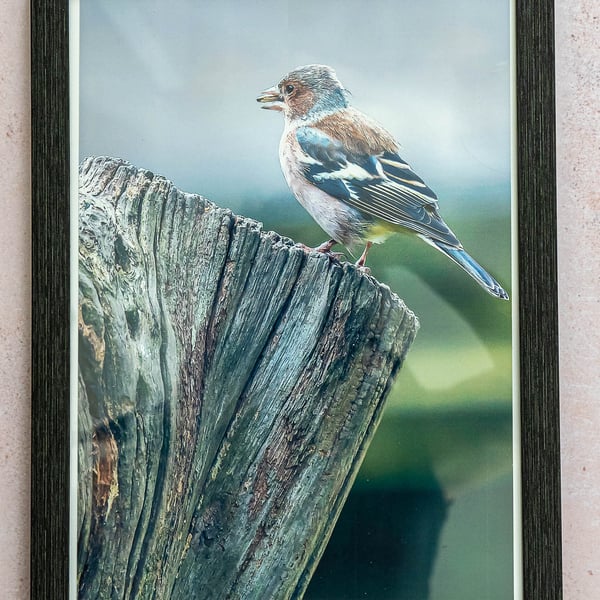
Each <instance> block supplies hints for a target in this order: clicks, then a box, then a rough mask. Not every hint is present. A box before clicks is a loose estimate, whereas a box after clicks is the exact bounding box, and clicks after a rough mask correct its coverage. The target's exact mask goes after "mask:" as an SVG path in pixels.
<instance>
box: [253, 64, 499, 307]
mask: <svg viewBox="0 0 600 600" xmlns="http://www.w3.org/2000/svg"><path fill="white" fill-rule="evenodd" d="M256 100H257V101H258V102H259V103H261V105H262V108H265V109H269V110H275V111H280V112H282V113H283V115H284V129H283V134H282V136H281V140H280V144H279V160H280V164H281V169H282V171H283V175H284V177H285V180H286V182H287V184H288V186H289V188H290V190H291V191H292V193H293V194H294V196H295V197H296V199H297V200H298V201H299V202H300V204H301V205H302V206H303V207H304V208H305V209H306V210H307V211H308V213H309V214H310V215H311V216H312V218H313V219H314V220H315V221H316V222H317V224H318V225H319V226H320V227H321V228H322V229H323V230H324V231H325V233H326V234H327V235H328V236H329V237H330V239H329V240H328V241H327V242H324V243H323V244H321V245H320V246H319V247H317V248H316V250H318V251H319V252H324V253H327V254H332V253H331V249H332V248H333V246H334V245H335V244H342V245H344V246H345V247H347V248H349V249H352V248H353V247H354V246H355V245H356V244H358V243H362V244H364V245H365V249H364V251H363V253H362V254H361V256H360V258H359V259H358V261H357V262H356V265H357V266H358V267H359V268H366V259H367V254H368V252H369V249H370V248H371V246H372V245H373V244H378V243H382V242H384V241H385V240H386V239H387V238H388V237H389V236H390V235H392V234H394V233H398V232H403V233H411V234H413V235H416V236H418V237H419V238H421V239H422V240H424V241H425V242H426V243H427V244H429V245H430V246H433V247H434V248H435V249H436V250H439V251H440V252H441V253H442V254H444V255H446V256H447V257H448V258H449V259H450V260H452V261H453V262H455V263H456V264H457V265H458V266H459V267H461V268H462V269H464V270H465V271H466V272H467V273H468V274H469V275H470V276H471V277H472V278H473V279H475V281H477V283H479V285H480V286H481V287H483V288H484V289H485V290H486V291H487V292H488V293H489V294H491V295H492V296H495V297H497V298H501V299H503V300H508V299H509V296H508V294H507V293H506V291H505V290H504V289H503V288H502V286H501V285H500V284H499V283H498V282H497V281H496V280H495V279H494V278H493V277H492V276H491V275H490V274H489V273H488V272H487V271H486V270H485V269H484V268H483V267H482V266H481V265H480V264H479V263H478V262H477V261H475V259H473V258H472V257H471V256H470V255H469V254H468V253H467V252H466V251H465V249H464V248H463V246H462V244H461V243H460V241H459V240H458V238H457V237H456V235H455V234H454V232H453V231H452V230H451V229H450V227H448V225H447V224H446V223H445V222H444V220H443V219H442V217H441V215H440V213H439V206H438V198H437V196H436V194H435V193H434V192H433V191H432V190H431V189H430V188H429V187H428V185H427V184H426V183H425V182H424V181H423V179H421V177H419V176H418V175H417V174H416V173H415V172H414V171H413V169H412V168H411V167H410V165H409V164H408V163H407V162H406V161H405V160H403V159H402V158H401V157H400V155H399V154H398V152H399V149H400V146H399V144H398V143H397V142H396V140H395V139H394V137H393V136H392V134H390V133H389V132H388V131H387V130H386V129H384V128H383V126H382V125H380V124H379V123H378V122H377V121H375V120H374V119H372V118H371V117H369V116H367V115H366V114H364V113H363V112H361V111H359V110H358V109H356V108H355V107H354V106H352V105H351V103H350V94H349V92H348V90H346V88H344V86H343V85H342V83H341V82H340V80H339V79H338V77H337V75H336V72H335V71H334V70H333V69H332V68H331V67H329V66H327V65H320V64H311V65H305V66H301V67H297V68H295V69H293V70H292V71H290V72H289V73H288V74H287V75H285V76H284V77H283V78H282V79H281V80H280V82H279V83H278V84H277V85H275V86H273V87H271V88H269V89H266V90H264V91H263V92H261V93H260V94H259V95H258V97H257V99H256Z"/></svg>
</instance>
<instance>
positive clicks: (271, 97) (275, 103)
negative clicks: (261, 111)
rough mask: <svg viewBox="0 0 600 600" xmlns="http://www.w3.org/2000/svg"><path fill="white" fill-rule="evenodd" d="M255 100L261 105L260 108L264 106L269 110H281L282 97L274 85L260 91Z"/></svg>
mask: <svg viewBox="0 0 600 600" xmlns="http://www.w3.org/2000/svg"><path fill="white" fill-rule="evenodd" d="M256 101H257V102H260V103H261V104H262V105H263V106H261V108H266V109H269V110H283V97H282V95H281V94H280V93H279V89H278V88H276V87H272V88H269V89H268V90H265V91H264V92H261V93H260V95H259V96H258V98H257V99H256Z"/></svg>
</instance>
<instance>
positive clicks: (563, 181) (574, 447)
mask: <svg viewBox="0 0 600 600" xmlns="http://www.w3.org/2000/svg"><path fill="white" fill-rule="evenodd" d="M556 25H557V27H556V39H557V56H556V59H557V86H556V87H557V109H558V111H557V112H558V117H557V126H558V130H557V133H558V143H557V145H558V153H557V159H558V165H557V177H558V231H559V304H560V336H561V337H560V344H561V350H560V360H561V395H562V398H561V415H562V432H561V440H562V469H563V484H562V498H563V534H564V543H563V557H564V590H565V594H564V597H565V599H567V600H590V599H591V598H596V597H598V590H599V589H600V582H599V581H600V545H599V544H598V539H600V402H599V401H598V396H599V395H600V325H599V324H600V300H599V294H600V260H598V254H599V253H600V235H599V232H600V191H599V184H600V176H599V172H600V170H599V168H598V165H599V164H600V68H599V67H598V65H600V3H598V2H597V0H558V1H557V3H556ZM0 56H1V57H2V60H1V61H0V161H1V164H2V169H1V170H0V189H2V194H1V195H0V211H1V212H0V214H1V215H2V218H1V219H0V257H2V262H1V264H2V267H1V269H0V340H1V341H2V343H1V346H0V481H2V485H1V486H0V510H1V514H2V517H1V519H0V590H1V595H2V598H3V599H5V600H13V599H15V600H21V599H25V598H28V597H29V583H28V581H29V572H28V564H29V557H28V553H29V518H28V515H29V424H30V418H29V378H30V364H29V355H30V352H29V347H30V338H31V332H30V308H29V304H30V301H29V297H30V289H31V279H30V275H29V271H30V258H29V255H30V243H31V238H30V226H31V220H30V216H29V215H30V209H31V204H30V178H29V169H30V165H29V127H30V125H29V123H30V120H29V106H30V104H29V81H30V79H29V8H28V3H27V2H23V1H22V0H4V1H3V2H2V3H0Z"/></svg>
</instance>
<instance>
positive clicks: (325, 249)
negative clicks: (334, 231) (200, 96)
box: [296, 240, 344, 262]
mask: <svg viewBox="0 0 600 600" xmlns="http://www.w3.org/2000/svg"><path fill="white" fill-rule="evenodd" d="M335 244H337V242H336V241H335V240H328V241H326V242H323V243H322V244H321V245H320V246H317V247H316V248H311V247H310V246H306V245H305V244H300V243H298V244H296V245H297V246H300V248H302V249H303V250H304V251H305V252H320V253H321V254H326V255H327V256H328V257H329V259H330V260H332V261H334V262H340V261H341V260H343V259H344V254H343V253H342V252H332V251H331V249H332V248H333V246H335Z"/></svg>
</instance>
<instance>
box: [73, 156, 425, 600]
mask: <svg viewBox="0 0 600 600" xmlns="http://www.w3.org/2000/svg"><path fill="white" fill-rule="evenodd" d="M79 225H80V247H79V261H80V262H79V268H80V271H79V290H80V298H79V304H80V312H79V453H78V457H79V479H78V485H79V519H78V526H79V532H78V533H79V551H78V587H79V596H80V598H86V599H87V598H90V599H91V598H94V599H95V598H102V599H104V598H106V599H108V598H110V599H117V598H119V599H124V598H127V599H129V598H136V599H142V598H143V599H146V598H148V599H149V598H155V599H159V598H160V599H169V598H173V599H178V598H185V597H193V598H201V599H212V598H214V599H219V600H222V599H225V598H231V599H242V598H261V599H268V598H275V599H279V598H281V599H285V598H301V597H302V594H303V593H304V590H305V588H306V586H307V584H308V581H309V580H310V576H311V574H312V572H313V570H314V568H315V567H316V564H317V562H318V560H319V557H320V555H321V553H322V552H323V549H324V547H325V544H326V543H327V540H328V538H329V535H330V533H331V531H332V529H333V526H334V524H335V521H336V519H337V516H338V514H339V512H340V510H341V507H342V505H343V503H344V500H345V498H346V496H347V494H348V492H349V489H350V487H351V484H352V481H353V479H354V476H355V475H356V472H357V470H358V467H359V466H360V462H361V460H362V457H363V456H364V453H365V451H366V448H367V446H368V444H369V442H370V440H371V438H372V436H373V434H374V431H375V429H376V427H377V424H378V422H379V419H380V417H381V412H382V409H383V406H384V402H385V398H386V396H387V393H388V392H389V389H390V386H391V384H392V382H393V380H394V377H395V375H396V373H397V372H398V369H399V368H400V366H401V364H402V361H403V359H404V357H405V355H406V352H407V351H408V348H409V346H410V344H411V342H412V340H413V338H414V335H415V333H416V330H417V327H418V323H417V320H416V318H415V316H414V315H413V313H412V312H411V311H409V310H408V309H407V308H406V306H405V305H404V303H403V302H402V301H401V300H400V299H399V298H398V297H397V296H396V295H395V294H393V293H392V292H391V291H390V290H389V288H387V287H386V286H383V285H381V284H379V283H377V282H376V281H375V280H374V279H373V278H371V277H370V276H368V275H366V274H364V273H362V272H360V271H358V270H357V269H356V268H355V267H354V266H352V265H348V264H339V263H334V262H331V261H330V260H329V259H328V258H327V257H326V256H323V255H319V254H316V253H311V254H307V253H306V252H305V251H304V250H303V249H302V248H300V247H298V246H294V245H293V243H292V242H291V241H290V240H288V239H285V238H282V237H281V236H279V235H277V234H275V233H273V232H263V231H262V230H261V226H260V224H259V223H257V222H255V221H252V220H250V219H246V218H242V217H238V216H235V215H233V214H232V213H231V212H230V211H228V210H226V209H221V208H218V207H217V206H215V205H213V204H211V203H210V202H208V201H207V200H205V199H204V198H202V197H201V196H198V195H194V194H188V193H184V192H181V191H180V190H178V189H177V188H176V187H174V186H173V184H172V183H170V182H169V181H168V180H166V179H165V178H163V177H160V176H155V175H154V174H152V173H150V172H149V171H146V170H143V169H137V168H135V167H133V166H132V165H130V164H129V163H127V162H125V161H122V160H117V159H111V158H90V159H87V160H86V161H84V162H83V163H82V165H81V168H80V215H79Z"/></svg>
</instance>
